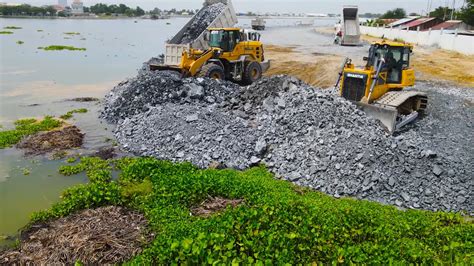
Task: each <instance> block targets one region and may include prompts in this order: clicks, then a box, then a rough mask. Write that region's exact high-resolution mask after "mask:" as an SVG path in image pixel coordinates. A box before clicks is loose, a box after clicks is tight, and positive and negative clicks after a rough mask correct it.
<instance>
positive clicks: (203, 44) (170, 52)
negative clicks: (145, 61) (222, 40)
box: [164, 0, 238, 65]
mask: <svg viewBox="0 0 474 266" xmlns="http://www.w3.org/2000/svg"><path fill="white" fill-rule="evenodd" d="M216 3H222V4H225V5H226V6H225V8H224V9H223V10H221V12H220V13H219V14H218V15H217V16H216V18H215V19H214V20H213V21H212V22H211V23H210V24H209V25H206V27H203V30H202V32H201V33H200V34H199V35H198V36H197V37H196V38H194V39H193V40H192V41H191V42H188V43H181V40H182V39H183V35H185V34H186V32H188V31H189V30H190V28H191V27H192V26H193V25H194V24H195V22H196V20H197V19H199V16H200V15H201V14H202V13H203V12H206V10H207V9H208V7H209V6H210V5H213V4H216ZM200 13H201V14H200ZM237 22H238V21H237V15H236V14H235V10H234V6H233V5H232V1H231V0H206V1H205V2H204V6H203V8H202V9H201V10H199V12H198V13H196V15H194V16H193V17H192V18H191V20H190V21H189V22H188V23H187V24H186V25H185V26H184V27H183V28H182V29H181V30H180V31H179V32H178V33H177V34H176V35H175V36H174V37H173V38H172V39H171V40H170V41H168V42H167V43H166V44H165V58H164V59H165V60H164V63H165V64H166V65H179V64H180V63H181V56H182V54H183V52H184V51H188V50H189V49H190V48H192V49H199V50H207V49H208V48H209V45H208V42H207V41H206V40H205V39H204V34H205V32H206V30H207V28H230V27H233V26H234V25H236V24H237Z"/></svg>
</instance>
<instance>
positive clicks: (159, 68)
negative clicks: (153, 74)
mask: <svg viewBox="0 0 474 266" xmlns="http://www.w3.org/2000/svg"><path fill="white" fill-rule="evenodd" d="M150 70H156V71H163V70H171V71H177V72H180V73H181V72H182V69H181V68H180V67H178V66H171V65H156V64H150Z"/></svg>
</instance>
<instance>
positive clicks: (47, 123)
mask: <svg viewBox="0 0 474 266" xmlns="http://www.w3.org/2000/svg"><path fill="white" fill-rule="evenodd" d="M61 124H62V122H61V121H59V120H57V119H54V118H53V117H51V116H46V117H45V118H44V119H42V120H37V119H35V118H29V119H20V120H17V121H15V129H12V130H3V131H0V149H3V148H7V147H11V146H12V145H14V144H17V143H18V142H20V140H21V139H22V138H23V137H25V136H28V135H32V134H35V133H37V132H40V131H48V130H52V129H55V128H58V127H60V126H61Z"/></svg>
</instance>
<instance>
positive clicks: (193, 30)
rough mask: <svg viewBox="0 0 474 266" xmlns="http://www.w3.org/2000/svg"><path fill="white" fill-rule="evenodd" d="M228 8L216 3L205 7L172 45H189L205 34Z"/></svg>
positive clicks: (174, 39)
mask: <svg viewBox="0 0 474 266" xmlns="http://www.w3.org/2000/svg"><path fill="white" fill-rule="evenodd" d="M225 8H226V5H225V4H223V3H215V4H211V5H205V6H204V7H203V8H202V9H201V10H199V12H198V13H197V14H196V15H195V16H194V17H193V20H192V22H191V24H189V26H188V27H187V28H186V29H185V31H184V32H183V34H182V35H180V36H179V37H175V38H173V40H172V41H171V43H173V44H188V43H191V42H193V41H194V40H196V39H197V37H199V35H201V33H202V32H204V31H205V30H206V29H207V28H208V27H209V26H210V25H211V23H212V22H213V21H214V20H215V19H216V18H217V16H218V15H219V14H220V13H221V12H222V11H223V10H224V9H225Z"/></svg>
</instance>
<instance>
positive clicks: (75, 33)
mask: <svg viewBox="0 0 474 266" xmlns="http://www.w3.org/2000/svg"><path fill="white" fill-rule="evenodd" d="M64 34H67V35H81V34H80V33H79V32H65V33H64Z"/></svg>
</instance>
